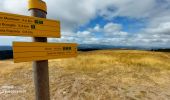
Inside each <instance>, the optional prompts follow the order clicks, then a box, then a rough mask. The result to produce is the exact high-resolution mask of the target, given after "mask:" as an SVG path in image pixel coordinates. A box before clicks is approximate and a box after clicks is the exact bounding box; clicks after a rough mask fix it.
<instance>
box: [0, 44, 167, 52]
mask: <svg viewBox="0 0 170 100" xmlns="http://www.w3.org/2000/svg"><path fill="white" fill-rule="evenodd" d="M102 49H133V50H151V51H154V50H162V49H163V50H166V49H170V48H161V47H140V46H113V45H102V44H79V45H78V50H79V51H91V50H102ZM4 50H12V47H11V46H0V51H4Z"/></svg>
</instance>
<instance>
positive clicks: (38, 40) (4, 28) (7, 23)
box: [0, 0, 77, 100]
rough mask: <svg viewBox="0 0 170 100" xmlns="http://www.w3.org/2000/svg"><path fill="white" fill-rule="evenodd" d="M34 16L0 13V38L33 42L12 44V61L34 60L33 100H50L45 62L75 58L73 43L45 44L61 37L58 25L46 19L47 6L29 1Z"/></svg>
mask: <svg viewBox="0 0 170 100" xmlns="http://www.w3.org/2000/svg"><path fill="white" fill-rule="evenodd" d="M28 4H29V12H30V13H31V15H32V16H33V17H30V16H23V15H16V14H9V13H3V12H0V36H29V37H32V40H33V41H32V42H13V56H14V62H15V63H18V62H26V61H33V64H32V65H33V72H34V73H33V74H34V85H35V95H36V100H50V92H49V72H48V59H57V58H70V57H76V56H77V44H75V43H47V37H53V38H60V22H59V21H55V20H49V19H45V18H46V15H47V7H46V3H45V2H44V1H42V0H29V3H28Z"/></svg>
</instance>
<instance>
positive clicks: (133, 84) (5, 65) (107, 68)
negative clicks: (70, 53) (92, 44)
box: [0, 50, 170, 100]
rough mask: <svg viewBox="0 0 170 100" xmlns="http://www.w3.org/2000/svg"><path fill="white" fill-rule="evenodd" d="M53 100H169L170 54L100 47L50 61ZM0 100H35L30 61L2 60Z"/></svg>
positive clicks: (0, 64) (0, 63)
mask: <svg viewBox="0 0 170 100" xmlns="http://www.w3.org/2000/svg"><path fill="white" fill-rule="evenodd" d="M49 64H50V65H49V72H50V92H51V99H52V100H170V53H160V52H149V51H135V50H134V51H133V50H99V51H90V52H79V56H78V57H77V58H71V59H58V60H50V61H49ZM0 68H1V70H0V75H1V76H0V86H1V87H2V86H13V88H12V89H15V88H21V89H23V90H25V93H9V94H4V93H2V94H1V93H0V100H33V99H34V87H33V81H32V80H33V79H32V73H33V72H32V67H31V62H27V63H18V64H13V62H12V60H11V61H9V60H8V61H3V62H0Z"/></svg>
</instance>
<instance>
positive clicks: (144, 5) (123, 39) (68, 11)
mask: <svg viewBox="0 0 170 100" xmlns="http://www.w3.org/2000/svg"><path fill="white" fill-rule="evenodd" d="M44 1H45V2H46V3H47V7H48V18H49V19H54V20H60V21H61V28H62V29H61V30H62V33H61V35H62V37H61V38H60V39H54V38H50V39H48V40H49V42H77V43H79V44H82V43H83V44H107V45H124V46H145V47H155V46H156V47H170V0H44ZM27 3H28V0H1V2H0V12H9V13H15V14H22V15H29V12H28V10H27ZM12 41H31V39H30V38H24V37H6V36H0V45H11V44H12Z"/></svg>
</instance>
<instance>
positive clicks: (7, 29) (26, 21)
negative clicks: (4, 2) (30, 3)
mask: <svg viewBox="0 0 170 100" xmlns="http://www.w3.org/2000/svg"><path fill="white" fill-rule="evenodd" d="M0 35H3V36H33V37H56V38H59V37H60V22H59V21H55V20H49V19H44V18H37V17H30V16H22V15H16V14H9V13H3V12H0Z"/></svg>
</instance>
